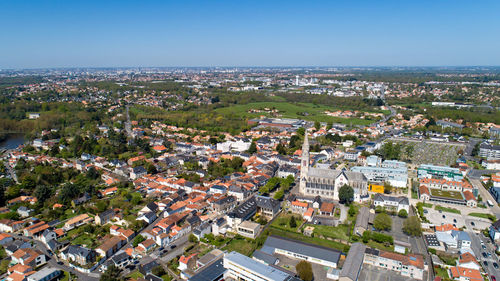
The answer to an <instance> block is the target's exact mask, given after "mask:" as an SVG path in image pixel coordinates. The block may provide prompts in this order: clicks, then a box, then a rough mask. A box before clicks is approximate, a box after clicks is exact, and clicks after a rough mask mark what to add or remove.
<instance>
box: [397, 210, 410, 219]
mask: <svg viewBox="0 0 500 281" xmlns="http://www.w3.org/2000/svg"><path fill="white" fill-rule="evenodd" d="M398 216H399V217H400V218H407V217H408V212H407V211H406V210H405V209H402V210H400V211H399V213H398Z"/></svg>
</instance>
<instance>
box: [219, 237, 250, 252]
mask: <svg viewBox="0 0 500 281" xmlns="http://www.w3.org/2000/svg"><path fill="white" fill-rule="evenodd" d="M256 248H257V244H256V243H253V241H249V240H247V239H245V238H233V239H232V240H231V242H229V243H228V244H227V245H226V246H225V247H224V248H222V250H224V251H227V252H232V251H236V252H239V253H241V254H243V255H245V256H250V255H251V254H252V253H253V251H255V249H256Z"/></svg>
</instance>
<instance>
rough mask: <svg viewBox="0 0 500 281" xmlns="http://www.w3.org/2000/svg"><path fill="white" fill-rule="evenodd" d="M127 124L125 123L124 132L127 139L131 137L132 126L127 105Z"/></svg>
mask: <svg viewBox="0 0 500 281" xmlns="http://www.w3.org/2000/svg"><path fill="white" fill-rule="evenodd" d="M126 114H127V122H125V131H127V135H128V137H132V125H131V123H130V114H129V112H128V105H127V107H126Z"/></svg>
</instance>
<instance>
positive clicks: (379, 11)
mask: <svg viewBox="0 0 500 281" xmlns="http://www.w3.org/2000/svg"><path fill="white" fill-rule="evenodd" d="M499 11H500V1H498V0H492V1H487V0H485V1H460V0H455V1H451V0H450V1H447V0H434V1H424V0H419V1H417V0H415V1H411V0H408V1H407V0H399V1H376V0H372V1H355V0H351V1H334V0H331V1H293V0H289V1H271V0H269V1H259V0H255V1H243V0H241V1H240V0H232V1H217V0H205V1H189V0H186V1H166V0H165V1H147V0H143V1H127V0H121V1H108V0H100V1H92V0H87V1H78V0H64V1H51V0H40V1H35V0H33V1H29V0H25V1H23V0H2V1H0V26H1V28H0V38H1V40H0V68H39V67H72V66H90V67H101V66H394V65H396V66H442V65H449V66H463V65H500V16H499Z"/></svg>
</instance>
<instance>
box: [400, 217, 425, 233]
mask: <svg viewBox="0 0 500 281" xmlns="http://www.w3.org/2000/svg"><path fill="white" fill-rule="evenodd" d="M403 231H404V232H405V233H406V234H408V235H412V236H419V235H420V234H422V225H421V224H420V220H419V219H418V217H416V216H411V217H409V218H407V219H406V220H405V221H404V222H403Z"/></svg>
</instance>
